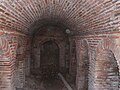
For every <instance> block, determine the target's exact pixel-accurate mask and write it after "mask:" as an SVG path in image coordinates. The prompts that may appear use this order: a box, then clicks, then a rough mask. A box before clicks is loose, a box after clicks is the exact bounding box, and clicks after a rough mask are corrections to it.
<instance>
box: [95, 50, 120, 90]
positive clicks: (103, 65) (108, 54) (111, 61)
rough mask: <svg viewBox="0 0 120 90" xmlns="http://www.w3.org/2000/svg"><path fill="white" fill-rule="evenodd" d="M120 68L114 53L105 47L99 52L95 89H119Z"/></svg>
mask: <svg viewBox="0 0 120 90" xmlns="http://www.w3.org/2000/svg"><path fill="white" fill-rule="evenodd" d="M118 86H119V70H118V66H117V62H116V59H115V57H114V54H113V52H112V51H111V50H109V49H104V50H102V51H101V52H100V53H98V54H97V57H96V64H95V90H111V89H115V90H118Z"/></svg>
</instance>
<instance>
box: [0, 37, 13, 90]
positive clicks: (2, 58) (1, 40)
mask: <svg viewBox="0 0 120 90" xmlns="http://www.w3.org/2000/svg"><path fill="white" fill-rule="evenodd" d="M10 61H11V49H10V44H9V42H8V39H7V38H6V35H5V36H4V35H3V36H2V35H1V36H0V68H1V69H0V82H1V83H0V89H1V90H3V89H4V90H12V84H11V81H12V78H11V71H10V70H11V67H10V66H11V64H10ZM8 78H10V79H9V80H8Z"/></svg>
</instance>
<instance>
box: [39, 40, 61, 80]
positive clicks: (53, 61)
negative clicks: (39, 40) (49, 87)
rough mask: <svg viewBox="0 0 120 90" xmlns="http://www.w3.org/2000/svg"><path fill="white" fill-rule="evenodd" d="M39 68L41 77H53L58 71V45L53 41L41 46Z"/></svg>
mask: <svg viewBox="0 0 120 90" xmlns="http://www.w3.org/2000/svg"><path fill="white" fill-rule="evenodd" d="M40 70H41V74H42V78H43V79H54V78H56V77H57V74H58V72H59V47H58V45H57V44H56V43H55V42H54V41H47V42H45V43H43V44H42V46H41V53H40Z"/></svg>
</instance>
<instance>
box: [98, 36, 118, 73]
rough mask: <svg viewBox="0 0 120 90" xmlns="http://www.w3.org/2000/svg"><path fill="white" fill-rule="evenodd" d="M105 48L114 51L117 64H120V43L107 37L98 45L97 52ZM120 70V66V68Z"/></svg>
mask: <svg viewBox="0 0 120 90" xmlns="http://www.w3.org/2000/svg"><path fill="white" fill-rule="evenodd" d="M105 49H108V50H111V51H112V52H113V54H114V56H115V58H116V62H117V65H118V66H120V59H119V57H120V55H119V51H120V45H119V44H117V43H116V41H115V40H113V39H108V38H106V39H103V40H102V41H101V42H100V43H99V45H98V47H97V48H96V53H100V52H101V51H103V50H105ZM118 68H119V67H118ZM119 71H120V68H119Z"/></svg>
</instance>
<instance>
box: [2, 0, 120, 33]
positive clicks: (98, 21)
mask: <svg viewBox="0 0 120 90" xmlns="http://www.w3.org/2000/svg"><path fill="white" fill-rule="evenodd" d="M119 8H120V1H119V0H0V28H2V30H4V29H6V30H17V31H19V32H23V33H25V34H32V33H34V32H35V31H36V30H38V29H39V28H40V27H42V26H44V25H57V26H60V27H65V28H69V29H70V30H71V31H72V32H74V33H79V34H81V35H83V34H95V33H103V32H108V31H118V30H119V28H120V27H118V26H117V25H118V23H119V21H120V19H119V18H118V16H119V15H118V14H120V13H119V11H120V9H119ZM116 23H117V25H116Z"/></svg>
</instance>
